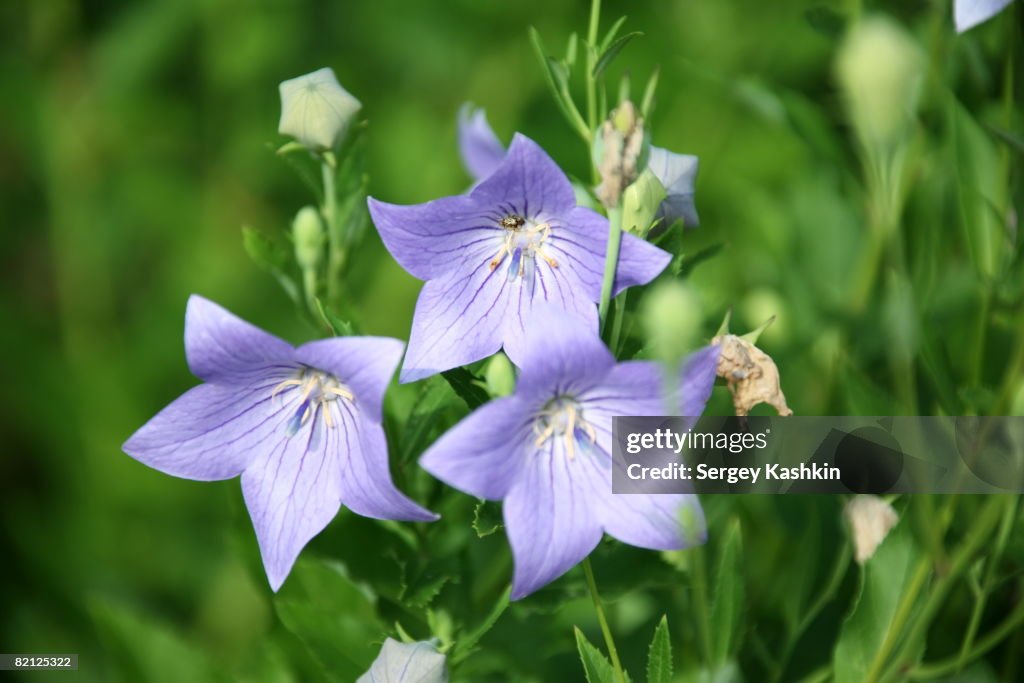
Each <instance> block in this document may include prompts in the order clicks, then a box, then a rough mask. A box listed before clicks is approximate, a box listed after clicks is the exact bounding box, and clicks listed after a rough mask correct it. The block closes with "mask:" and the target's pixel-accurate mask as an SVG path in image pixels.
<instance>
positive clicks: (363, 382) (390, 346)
mask: <svg viewBox="0 0 1024 683" xmlns="http://www.w3.org/2000/svg"><path fill="white" fill-rule="evenodd" d="M404 348H405V344H403V343H402V342H400V341H399V340H397V339H390V338H387V337H335V338H333V339H321V340H318V341H314V342H309V343H308V344H303V345H302V346H300V347H299V348H298V349H296V352H295V357H296V359H297V360H298V361H299V362H300V363H303V364H305V365H308V366H310V367H312V368H316V369H318V370H324V371H326V372H329V373H331V374H332V375H334V376H335V377H336V378H337V379H338V381H340V382H341V383H342V384H345V385H346V386H348V388H349V389H351V390H352V393H353V394H355V397H356V402H357V403H358V405H359V407H360V410H361V411H362V412H363V414H364V415H366V416H367V417H369V418H370V419H371V420H372V421H373V422H380V421H381V405H382V403H383V400H384V390H385V389H387V386H388V383H390V382H391V377H392V375H394V374H395V369H396V368H397V367H398V362H399V361H400V360H401V359H402V350H403V349H404Z"/></svg>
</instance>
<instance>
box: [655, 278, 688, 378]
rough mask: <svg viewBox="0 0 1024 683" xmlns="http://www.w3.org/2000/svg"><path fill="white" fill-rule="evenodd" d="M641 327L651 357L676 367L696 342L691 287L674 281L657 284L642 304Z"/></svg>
mask: <svg viewBox="0 0 1024 683" xmlns="http://www.w3.org/2000/svg"><path fill="white" fill-rule="evenodd" d="M642 314H643V318H642V320H643V324H644V330H645V332H646V334H647V342H648V347H649V348H650V350H651V355H652V356H653V357H654V358H655V359H657V360H659V361H661V362H663V363H667V364H669V365H676V364H678V363H679V361H680V360H681V359H682V358H683V356H685V355H686V354H687V353H688V352H689V351H690V350H692V348H693V346H694V345H695V343H696V341H697V335H698V332H699V331H700V325H701V305H700V300H699V299H698V298H697V294H696V293H695V292H694V291H693V289H692V288H691V287H689V286H688V285H685V284H683V283H682V282H679V281H676V280H669V281H665V282H661V283H659V284H657V285H655V287H654V288H653V289H651V291H650V292H649V293H648V294H647V296H646V297H645V298H644V301H643V311H642Z"/></svg>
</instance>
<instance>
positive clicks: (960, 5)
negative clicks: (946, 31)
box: [953, 0, 1011, 33]
mask: <svg viewBox="0 0 1024 683" xmlns="http://www.w3.org/2000/svg"><path fill="white" fill-rule="evenodd" d="M1010 1H1011V0H956V2H954V3H953V14H954V18H955V21H956V31H957V33H963V32H964V31H966V30H968V29H970V28H974V27H975V26H977V25H978V24H980V23H982V22H983V21H987V20H989V19H991V18H992V17H994V16H995V15H996V14H998V13H999V12H1000V11H1001V10H1002V9H1003V8H1004V7H1006V6H1007V5H1009V4H1010Z"/></svg>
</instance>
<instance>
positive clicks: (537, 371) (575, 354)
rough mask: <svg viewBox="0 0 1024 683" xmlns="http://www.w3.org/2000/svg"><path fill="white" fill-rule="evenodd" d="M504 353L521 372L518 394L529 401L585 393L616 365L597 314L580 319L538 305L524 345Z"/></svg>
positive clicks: (528, 326) (527, 324) (506, 348)
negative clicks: (598, 324) (600, 335)
mask: <svg viewBox="0 0 1024 683" xmlns="http://www.w3.org/2000/svg"><path fill="white" fill-rule="evenodd" d="M590 308H591V310H593V306H591V307H590ZM505 351H506V353H508V356H509V358H510V359H511V360H512V362H513V363H515V364H516V365H518V366H519V367H520V369H521V370H522V374H521V375H520V377H519V382H518V386H517V389H516V394H517V395H519V396H522V397H523V398H524V399H526V400H531V399H533V398H534V397H544V396H548V397H550V396H554V395H557V394H562V393H576V392H579V391H582V390H584V389H585V388H586V387H589V386H593V385H594V384H596V383H597V382H599V381H600V380H601V378H602V377H603V376H604V375H605V374H607V373H608V371H610V370H611V369H612V368H613V367H614V365H615V357H614V356H612V353H611V351H609V350H608V348H607V347H606V346H605V345H604V343H603V342H602V341H601V338H600V337H599V336H598V333H597V316H596V315H594V316H593V317H592V318H591V319H590V320H581V319H580V318H578V317H576V316H572V315H566V314H565V312H564V311H562V310H560V309H558V308H556V307H554V306H538V307H537V308H536V310H534V311H533V312H532V314H531V315H530V316H529V317H528V318H526V320H525V332H524V334H523V336H522V339H521V342H520V343H517V344H512V345H509V344H506V346H505Z"/></svg>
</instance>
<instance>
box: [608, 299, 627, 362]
mask: <svg viewBox="0 0 1024 683" xmlns="http://www.w3.org/2000/svg"><path fill="white" fill-rule="evenodd" d="M628 293H629V291H628V290H627V291H625V292H623V293H622V294H620V295H619V296H618V297H617V298H616V299H615V320H613V321H612V336H611V338H610V339H609V340H608V348H609V349H611V350H612V353H613V354H615V356H616V357H618V355H619V340H620V339H621V335H622V321H623V320H625V319H626V295H627V294H628Z"/></svg>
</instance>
